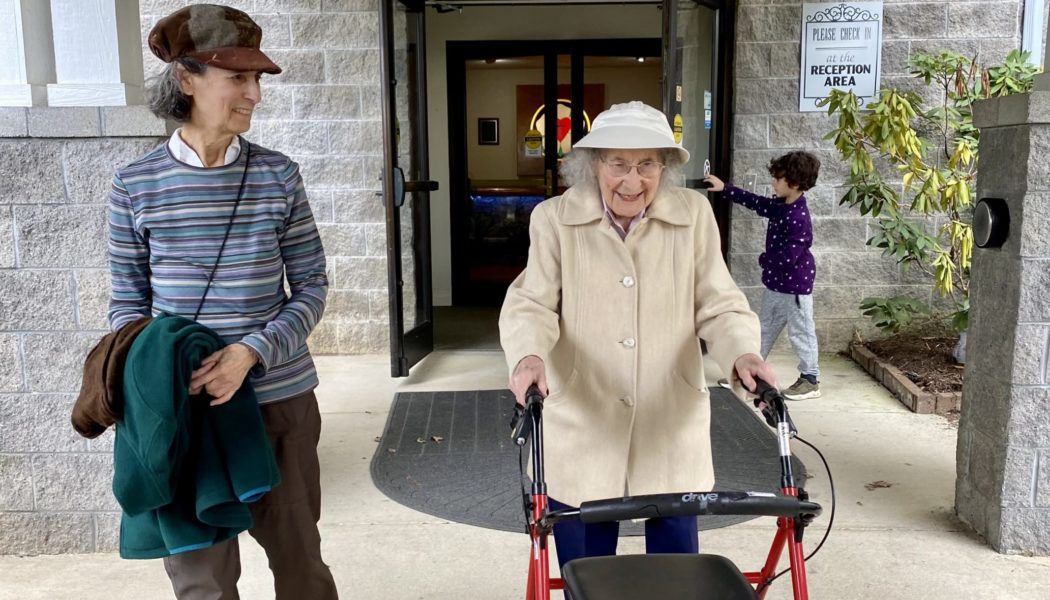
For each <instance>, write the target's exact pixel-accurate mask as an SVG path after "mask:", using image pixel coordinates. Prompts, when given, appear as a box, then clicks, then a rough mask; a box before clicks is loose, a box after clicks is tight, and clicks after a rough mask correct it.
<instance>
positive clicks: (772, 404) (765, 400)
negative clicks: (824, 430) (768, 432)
mask: <svg viewBox="0 0 1050 600" xmlns="http://www.w3.org/2000/svg"><path fill="white" fill-rule="evenodd" d="M752 393H753V394H755V399H754V404H755V408H757V409H759V410H761V411H762V416H763V417H765V419H766V424H767V425H769V426H770V427H772V428H773V429H777V428H778V423H779V419H778V417H777V407H780V408H781V409H782V410H783V411H784V417H785V420H786V421H787V424H788V432H789V433H790V434H791V436H792V437H794V436H795V435H797V434H798V429H797V428H796V427H795V422H794V421H793V420H792V419H791V414H790V413H789V412H788V409H787V405H786V404H785V400H784V396H782V395H781V394H780V390H778V389H777V388H775V387H773V386H771V385H769V384H768V383H766V382H765V381H763V380H761V379H759V378H757V377H756V378H755V390H754V391H753V392H752Z"/></svg>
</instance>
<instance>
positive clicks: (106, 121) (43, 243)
mask: <svg viewBox="0 0 1050 600" xmlns="http://www.w3.org/2000/svg"><path fill="white" fill-rule="evenodd" d="M164 133H165V132H164V124H163V123H162V122H160V121H158V120H157V119H155V118H154V117H153V116H152V115H150V114H149V113H148V112H147V111H146V110H145V109H144V108H143V107H131V108H128V107H125V108H105V109H98V108H34V109H24V108H2V109H0V173H3V174H4V176H5V178H6V179H7V180H8V182H9V185H8V186H5V189H4V190H3V192H0V552H5V553H14V554H33V553H39V552H91V551H94V550H97V549H103V548H107V549H108V548H110V547H112V543H113V542H112V540H114V538H115V533H114V532H115V529H114V527H115V526H116V523H117V521H116V516H115V515H116V513H115V512H114V511H117V510H119V509H118V507H117V505H116V503H115V501H114V500H113V494H112V493H110V491H109V486H110V473H111V465H112V456H111V450H112V434H107V435H105V436H102V437H101V438H98V439H95V440H91V441H88V440H85V439H83V438H81V437H79V436H78V435H77V434H76V433H75V432H74V431H73V429H72V427H71V426H70V424H69V415H70V410H71V407H72V405H73V400H74V398H75V397H76V390H77V388H78V386H79V383H80V368H81V365H82V364H83V358H84V356H85V355H86V353H87V351H88V350H89V349H90V348H91V346H92V345H93V344H94V343H95V342H96V341H97V340H98V338H99V337H100V336H101V335H102V334H103V333H104V332H105V330H106V305H107V303H108V301H109V293H108V292H109V270H108V267H107V259H106V240H107V235H108V234H107V229H106V197H107V193H108V190H109V182H110V178H111V177H112V172H113V169H114V168H115V166H117V165H120V164H124V163H127V162H129V161H130V160H132V159H133V158H135V157H137V156H139V155H141V154H143V153H144V152H146V151H148V150H149V149H151V148H153V147H154V146H155V145H156V144H157V142H158V140H159V139H161V136H163V135H164ZM107 540H108V541H107Z"/></svg>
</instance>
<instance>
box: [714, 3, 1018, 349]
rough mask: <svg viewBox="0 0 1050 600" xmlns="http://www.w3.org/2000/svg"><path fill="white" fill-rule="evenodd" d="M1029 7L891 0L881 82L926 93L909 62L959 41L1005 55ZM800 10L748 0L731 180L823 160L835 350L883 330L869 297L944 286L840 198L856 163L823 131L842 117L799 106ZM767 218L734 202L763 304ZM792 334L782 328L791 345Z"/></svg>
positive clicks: (740, 21) (822, 237)
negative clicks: (780, 161) (898, 257)
mask: <svg viewBox="0 0 1050 600" xmlns="http://www.w3.org/2000/svg"><path fill="white" fill-rule="evenodd" d="M1022 9H1023V5H1022V2H1020V1H1019V0H1008V1H1004V0H978V1H956V0H952V1H949V0H926V1H921V2H920V1H912V0H885V3H884V4H883V48H882V86H883V87H891V86H896V87H900V88H904V89H915V90H919V91H921V89H922V88H921V86H920V85H919V84H920V83H921V82H919V81H918V80H916V79H914V78H913V77H911V76H909V75H908V68H907V62H906V61H907V57H908V56H909V55H910V54H911V53H913V52H917V51H935V50H940V49H952V50H955V51H957V52H961V53H964V54H979V55H980V57H981V59H982V60H984V61H986V62H996V61H1001V60H1002V59H1003V58H1004V57H1005V56H1006V54H1007V53H1008V52H1009V51H1010V50H1011V49H1014V48H1017V47H1019V46H1020V43H1021V40H1020V31H1021V13H1022ZM801 14H802V2H798V1H794V2H792V1H790V0H788V1H785V0H740V1H739V2H738V10H737V36H736V47H735V51H736V76H735V78H734V83H735V92H734V94H735V106H734V112H735V115H734V131H733V164H732V173H731V177H732V181H733V182H734V183H736V184H737V185H741V186H744V187H750V188H751V190H752V191H754V192H757V193H764V194H769V195H771V194H772V188H771V186H770V178H769V175H768V173H767V171H766V165H768V163H769V161H770V159H772V158H775V157H776V156H779V155H781V154H783V153H785V152H788V151H789V150H794V149H804V150H808V151H810V152H813V153H814V154H815V155H816V156H817V157H818V158H820V160H821V163H822V169H821V176H820V179H819V181H818V185H817V187H816V188H814V189H813V190H812V191H810V192H809V193H808V194H807V198H808V201H809V207H810V210H811V213H812V216H813V229H814V241H813V253H814V256H815V257H816V261H817V280H816V288H815V290H814V297H813V299H814V312H815V316H816V320H817V335H818V339H819V341H820V343H821V346H822V349H823V350H826V351H837V350H841V349H843V347H844V346H845V344H846V343H848V341H849V340H850V339H851V336H852V335H853V332H854V329H857V330H859V332H860V333H861V334H862V335H865V336H866V335H870V334H871V333H873V327H872V326H871V325H870V322H869V321H868V319H867V318H866V317H864V316H863V315H861V314H860V310H859V309H858V308H857V307H858V305H859V304H860V300H861V299H862V298H864V297H866V296H892V295H906V296H911V297H915V298H918V299H921V300H923V301H926V302H927V303H930V302H934V301H935V300H936V298H935V295H936V294H935V293H934V292H933V291H932V288H931V286H930V283H929V282H928V281H926V280H924V279H923V278H922V277H921V276H920V275H919V274H918V273H916V272H914V271H902V270H901V269H900V268H899V267H898V266H897V265H896V264H895V263H894V262H893V261H892V260H889V259H886V258H883V257H882V256H881V255H880V252H879V251H877V250H873V249H871V248H868V247H867V246H866V245H865V243H864V242H865V240H867V239H868V238H869V237H870V236H871V234H872V231H871V225H870V222H869V220H868V219H865V218H862V217H860V216H859V214H858V213H856V212H854V211H852V210H850V209H849V208H848V207H845V206H839V203H838V201H839V198H841V197H842V195H843V194H844V193H845V192H846V191H847V188H845V187H844V183H845V181H846V177H847V176H848V174H849V173H848V168H849V167H848V165H846V164H844V163H843V161H841V160H840V159H839V158H838V154H837V153H836V152H835V150H834V147H833V145H832V144H831V142H830V141H825V140H823V137H824V135H825V134H826V133H827V132H828V131H830V130H831V129H832V128H834V127H835V124H836V122H835V121H834V120H833V119H831V118H829V117H828V116H827V115H826V114H825V113H799V112H798V79H799V68H800V57H799V54H800V51H801V42H800V36H801ZM926 93H927V94H928V93H929V92H928V91H927V92H926ZM765 223H766V221H765V219H760V218H756V217H755V215H754V213H752V212H751V211H748V210H747V209H744V208H742V207H738V206H734V207H733V217H732V230H731V244H730V257H729V263H730V268H731V269H732V271H733V276H734V278H735V279H736V281H737V283H738V284H739V285H741V286H742V287H743V289H744V291H745V293H747V295H748V298H749V299H750V300H751V302H752V306H755V307H757V306H759V303H760V302H761V296H762V282H761V279H760V277H761V270H760V269H759V267H758V255H759V254H760V253H761V252H762V250H763V245H764V237H763V232H764V230H765ZM936 225H939V223H937V222H931V224H930V226H931V227H932V226H936ZM785 338H786V336H781V340H780V342H781V344H784V343H786V339H785Z"/></svg>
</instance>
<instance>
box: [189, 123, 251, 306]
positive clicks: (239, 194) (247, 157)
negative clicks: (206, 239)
mask: <svg viewBox="0 0 1050 600" xmlns="http://www.w3.org/2000/svg"><path fill="white" fill-rule="evenodd" d="M241 141H242V142H244V173H242V174H241V185H240V187H239V188H237V200H236V201H235V202H234V203H233V213H232V214H231V215H230V222H229V223H228V224H227V225H226V234H225V235H223V236H222V244H221V245H220V246H219V255H218V256H216V257H215V265H213V266H212V268H211V273H209V274H208V284H207V285H206V286H204V294H203V295H201V301H200V303H198V304H197V310H196V312H194V313H193V320H194V321H196V320H197V318H198V317H200V315H201V308H203V307H204V299H205V298H207V297H208V290H210V289H211V282H212V280H214V279H215V272H216V271H218V270H219V261H220V260H222V251H223V250H224V249H226V240H228V239H230V230H231V229H233V220H234V218H236V217H237V207H238V206H240V205H241V197H242V196H244V183H245V182H246V181H247V180H248V163H249V162H250V161H251V157H252V155H251V152H252V146H251V144H249V143H248V140H245V139H243V138H242V140H241Z"/></svg>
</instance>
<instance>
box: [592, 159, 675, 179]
mask: <svg viewBox="0 0 1050 600" xmlns="http://www.w3.org/2000/svg"><path fill="white" fill-rule="evenodd" d="M602 164H603V165H605V168H606V169H607V170H608V171H609V174H610V175H612V176H613V177H626V176H627V174H628V173H630V172H631V169H638V176H639V177H642V178H644V179H652V178H653V177H656V176H657V175H659V174H660V172H661V171H663V170H664V166H665V165H664V164H663V163H658V162H656V161H652V160H643V161H642V162H640V163H636V164H632V163H629V162H626V161H622V160H605V159H604V158H603V159H602Z"/></svg>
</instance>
